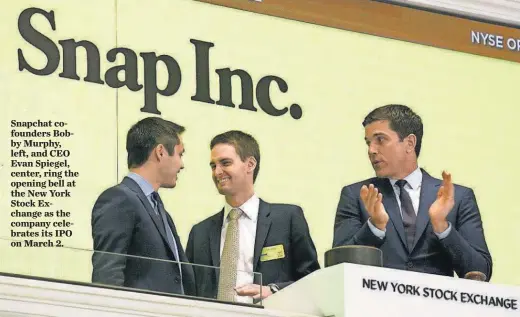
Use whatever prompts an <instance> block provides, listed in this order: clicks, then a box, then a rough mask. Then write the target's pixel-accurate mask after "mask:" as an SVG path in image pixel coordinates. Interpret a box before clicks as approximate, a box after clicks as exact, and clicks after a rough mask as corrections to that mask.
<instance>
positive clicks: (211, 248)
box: [186, 199, 320, 298]
mask: <svg viewBox="0 0 520 317" xmlns="http://www.w3.org/2000/svg"><path fill="white" fill-rule="evenodd" d="M223 218H224V209H222V210H221V211H220V212H219V213H217V214H215V215H213V216H211V217H209V218H207V219H206V220H204V221H202V222H200V223H199V224H197V225H195V226H193V228H192V229H191V232H190V236H189V239H188V246H187V247H186V254H187V255H188V259H190V262H192V263H195V264H203V265H210V266H216V267H219V266H220V235H221V231H222V224H223ZM280 244H281V245H283V247H284V252H285V257H284V258H282V259H276V260H271V261H264V262H262V261H260V255H261V251H262V248H264V247H269V246H276V245H280ZM319 268H320V265H319V263H318V259H317V255H316V248H315V246H314V242H313V241H312V238H311V236H310V233H309V227H308V225H307V222H306V220H305V217H304V215H303V210H302V209H301V208H300V207H298V206H294V205H285V204H269V203H266V202H264V201H263V200H261V199H260V206H259V210H258V221H257V229H256V238H255V246H254V256H253V271H254V272H260V273H262V285H267V284H270V283H276V284H277V285H278V286H279V287H280V288H283V287H286V286H287V285H289V284H291V283H292V282H294V281H297V280H299V279H300V278H302V277H304V276H306V275H308V274H310V273H311V272H313V271H315V270H318V269H319ZM194 270H195V280H196V287H197V295H198V296H202V297H206V298H216V296H217V290H218V273H216V272H215V270H212V269H203V268H197V267H195V268H194ZM254 282H255V283H258V284H260V282H259V281H258V280H255V281H254Z"/></svg>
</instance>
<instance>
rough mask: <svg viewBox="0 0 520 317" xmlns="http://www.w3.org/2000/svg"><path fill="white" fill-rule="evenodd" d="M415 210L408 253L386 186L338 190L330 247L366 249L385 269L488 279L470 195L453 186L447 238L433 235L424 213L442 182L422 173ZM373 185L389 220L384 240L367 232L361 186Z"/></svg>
mask: <svg viewBox="0 0 520 317" xmlns="http://www.w3.org/2000/svg"><path fill="white" fill-rule="evenodd" d="M422 173H423V179H422V185H421V193H420V201H419V211H418V214H417V221H416V234H415V242H414V244H413V247H412V249H411V250H409V249H408V247H407V245H406V237H405V233H404V227H403V221H402V218H401V214H400V210H399V205H398V203H397V199H396V196H395V194H394V191H393V188H392V185H391V183H390V181H389V180H388V179H386V178H371V179H368V180H364V181H362V182H359V183H356V184H353V185H349V186H346V187H344V188H343V190H342V191H341V197H340V200H339V204H338V208H337V213H336V220H335V225H334V242H333V246H334V247H335V246H341V245H369V246H375V247H377V248H380V249H381V250H382V251H383V265H384V266H385V267H389V268H395V269H400V270H410V271H418V272H425V273H431V274H439V275H448V276H453V272H454V271H455V272H456V273H457V275H458V276H459V277H463V276H464V275H465V274H466V273H467V272H470V271H480V272H482V273H484V274H486V276H487V279H488V280H489V279H490V278H491V272H492V261H491V255H490V254H489V251H488V248H487V245H486V241H485V239H484V230H483V228H482V221H481V218H480V212H479V209H478V206H477V202H476V199H475V195H474V193H473V190H471V189H470V188H467V187H463V186H459V185H455V206H454V207H453V209H452V211H451V212H450V213H449V214H448V217H447V220H448V221H449V222H450V223H451V225H452V229H451V232H450V234H449V235H448V236H447V237H446V238H444V239H442V240H439V238H438V237H437V236H436V235H435V233H434V232H433V229H432V226H431V224H430V217H429V214H428V210H429V208H430V206H431V205H432V203H433V202H434V201H435V199H436V197H437V191H438V190H439V186H440V185H441V182H442V181H441V180H440V179H436V178H433V177H431V176H430V175H429V174H428V173H426V172H425V171H424V170H422ZM369 184H374V186H375V187H377V188H378V189H379V190H380V192H381V193H382V194H383V205H384V206H385V209H386V212H387V213H388V215H389V217H390V220H389V221H388V224H387V226H386V235H385V238H384V239H383V240H381V239H379V238H378V237H376V236H375V235H374V234H373V233H372V231H371V230H370V228H369V226H368V224H367V220H368V217H369V216H368V213H367V211H366V209H365V208H364V205H363V202H362V201H361V198H360V196H359V191H360V190H361V186H363V185H369Z"/></svg>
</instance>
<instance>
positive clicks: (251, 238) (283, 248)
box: [186, 131, 319, 303]
mask: <svg viewBox="0 0 520 317" xmlns="http://www.w3.org/2000/svg"><path fill="white" fill-rule="evenodd" d="M210 149H211V161H210V166H211V170H212V176H213V181H214V183H215V185H216V187H217V190H218V192H219V193H220V194H221V195H224V197H225V204H224V208H223V209H221V210H220V211H219V212H218V213H217V214H215V215H213V216H211V217H209V218H207V219H206V220H204V221H202V222H200V223H199V224H197V225H195V226H194V227H193V228H192V230H191V232H190V236H189V239H188V246H187V248H186V253H187V255H188V258H189V259H190V261H191V262H192V263H194V264H204V265H210V266H216V267H220V268H221V269H220V270H219V271H218V272H217V271H215V270H211V269H204V268H195V278H196V285H197V295H198V296H203V297H207V298H215V297H216V298H218V299H220V300H224V301H238V302H246V303H247V302H249V303H251V302H252V301H253V299H258V298H260V297H261V298H265V297H267V296H269V295H271V294H272V293H273V292H276V291H277V290H279V289H282V288H284V287H286V286H287V285H289V284H291V283H292V282H294V281H297V280H298V279H300V278H302V277H304V276H306V275H307V274H309V273H311V272H313V271H315V270H317V269H319V264H318V260H317V255H316V248H315V246H314V243H313V241H312V239H311V236H310V234H309V228H308V225H307V222H306V220H305V217H304V215H303V211H302V209H301V208H300V207H299V206H295V205H288V204H271V203H267V202H265V201H263V200H261V199H260V198H258V197H257V196H256V194H255V191H254V182H255V180H256V177H257V175H258V171H259V169H260V150H259V146H258V143H257V142H256V140H255V139H254V138H253V137H252V136H251V135H249V134H246V133H244V132H241V131H228V132H226V133H223V134H220V135H217V136H216V137H214V138H213V140H212V141H211V144H210ZM252 272H260V273H261V274H262V285H259V284H260V281H258V280H257V279H255V277H254V276H253V275H252Z"/></svg>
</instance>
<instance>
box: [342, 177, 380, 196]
mask: <svg viewBox="0 0 520 317" xmlns="http://www.w3.org/2000/svg"><path fill="white" fill-rule="evenodd" d="M377 180H378V178H377V177H372V178H367V179H365V180H362V181H359V182H356V183H352V184H349V185H345V186H343V188H342V191H346V190H350V191H352V192H355V193H357V192H359V190H360V189H361V187H362V186H363V185H369V184H375V183H376V182H377Z"/></svg>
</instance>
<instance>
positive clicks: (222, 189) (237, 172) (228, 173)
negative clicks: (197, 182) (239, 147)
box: [209, 143, 255, 196]
mask: <svg viewBox="0 0 520 317" xmlns="http://www.w3.org/2000/svg"><path fill="white" fill-rule="evenodd" d="M252 160H254V159H253V158H248V159H246V160H245V162H243V161H242V160H241V159H240V156H239V155H238V154H237V152H236V150H235V147H234V146H233V145H231V144H225V143H221V144H217V145H215V146H214V147H213V149H211V159H210V163H209V165H210V167H211V172H212V177H213V182H214V183H215V186H216V187H217V190H218V192H219V193H220V194H221V195H225V196H233V195H236V194H237V193H240V191H243V190H247V188H249V187H250V186H251V185H252V183H253V178H252V176H251V175H252V172H253V170H254V167H255V164H254V161H252Z"/></svg>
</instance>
